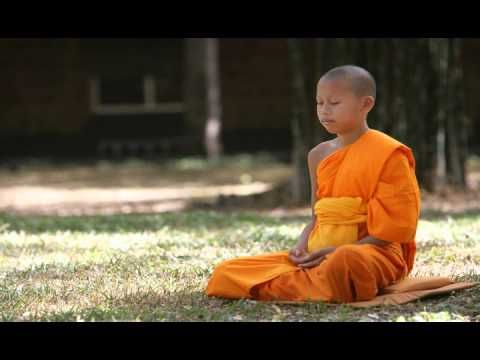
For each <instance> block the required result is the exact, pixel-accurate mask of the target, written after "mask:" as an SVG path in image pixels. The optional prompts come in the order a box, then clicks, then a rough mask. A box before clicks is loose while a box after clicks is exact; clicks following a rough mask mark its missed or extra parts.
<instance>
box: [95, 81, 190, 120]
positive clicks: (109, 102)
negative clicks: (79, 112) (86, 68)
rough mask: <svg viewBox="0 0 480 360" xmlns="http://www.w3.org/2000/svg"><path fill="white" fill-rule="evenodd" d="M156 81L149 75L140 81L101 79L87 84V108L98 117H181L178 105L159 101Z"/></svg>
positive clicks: (180, 103) (179, 104)
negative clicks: (163, 114)
mask: <svg viewBox="0 0 480 360" xmlns="http://www.w3.org/2000/svg"><path fill="white" fill-rule="evenodd" d="M157 82H158V84H164V82H162V81H158V80H157V79H155V77H154V76H152V75H148V74H147V75H144V76H143V78H138V77H137V78H135V77H125V78H120V77H117V78H107V77H105V78H102V79H100V78H99V77H93V78H91V79H90V81H89V91H90V108H91V111H92V112H93V113H95V114H98V115H122V114H156V113H158V114H160V113H182V112H183V110H184V109H183V103H182V102H181V101H173V99H172V101H162V96H158V94H157Z"/></svg>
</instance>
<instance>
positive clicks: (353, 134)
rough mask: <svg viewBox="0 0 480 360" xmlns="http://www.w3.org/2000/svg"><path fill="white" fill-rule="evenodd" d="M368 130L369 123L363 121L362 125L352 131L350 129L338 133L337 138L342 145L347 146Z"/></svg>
mask: <svg viewBox="0 0 480 360" xmlns="http://www.w3.org/2000/svg"><path fill="white" fill-rule="evenodd" d="M368 130H369V127H368V125H367V124H366V123H363V124H362V126H360V127H359V128H357V129H354V130H352V131H349V132H346V133H343V134H337V139H338V141H339V143H340V144H341V146H342V147H343V146H347V145H350V144H353V143H354V142H355V141H357V140H358V138H359V137H360V136H362V135H363V134H364V133H365V132H367V131H368Z"/></svg>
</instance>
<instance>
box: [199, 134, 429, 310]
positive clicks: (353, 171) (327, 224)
mask: <svg viewBox="0 0 480 360" xmlns="http://www.w3.org/2000/svg"><path fill="white" fill-rule="evenodd" d="M316 176H317V191H316V194H315V196H316V203H315V224H314V227H313V229H312V231H311V232H310V234H309V241H308V250H309V251H313V250H316V249H319V248H322V247H324V246H330V245H334V246H337V248H336V250H335V251H334V252H332V253H330V254H328V255H327V256H326V259H325V260H324V261H323V262H322V263H320V264H319V265H317V266H315V267H312V268H308V269H302V268H300V267H298V266H296V265H294V264H293V263H291V262H290V260H289V259H288V251H280V252H275V253H269V254H260V255H257V256H248V257H240V258H236V259H231V260H227V261H224V262H222V263H221V264H219V265H218V266H217V267H216V269H215V270H214V272H213V274H212V277H211V278H210V280H209V283H208V285H207V289H206V293H207V295H209V296H218V297H224V298H232V299H235V298H249V299H257V300H287V301H309V300H314V301H316V300H322V301H329V302H341V303H347V302H359V301H368V300H371V299H373V298H374V297H375V296H376V295H377V294H378V293H379V290H380V289H383V288H386V287H388V286H389V285H392V284H394V283H396V282H398V281H399V280H402V279H404V278H406V277H407V275H408V274H409V273H410V272H411V270H412V268H413V264H414V258H415V251H416V246H415V232H416V229H417V224H418V218H419V214H420V190H419V187H418V183H417V180H416V177H415V159H414V157H413V153H412V150H411V149H410V148H409V147H407V146H406V145H404V144H402V143H400V142H399V141H397V140H395V139H393V138H392V137H390V136H388V135H386V134H384V133H382V132H380V131H377V130H374V129H369V130H367V131H366V132H365V133H363V134H362V135H361V136H360V137H359V138H358V139H357V140H356V141H355V142H354V143H352V144H350V145H347V146H345V147H343V148H340V149H338V150H336V151H334V152H333V153H331V154H330V155H328V156H327V157H325V158H324V159H323V160H321V161H320V162H319V164H318V165H317V169H316ZM342 209H343V210H342ZM367 235H371V236H373V237H375V238H378V239H381V240H384V241H387V242H389V244H388V245H387V246H376V245H371V244H356V242H357V241H358V240H360V239H362V238H364V237H365V236H367Z"/></svg>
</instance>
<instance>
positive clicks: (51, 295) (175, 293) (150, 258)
mask: <svg viewBox="0 0 480 360" xmlns="http://www.w3.org/2000/svg"><path fill="white" fill-rule="evenodd" d="M427 219H428V220H427ZM306 221H308V218H307V217H306V216H303V215H294V216H286V217H282V218H280V217H275V216H272V215H268V214H262V213H258V212H253V211H228V212H227V211H213V210H187V211H183V212H165V213H160V214H121V215H95V216H63V217H58V216H38V215H19V214H17V215H13V214H11V213H7V212H3V213H0V316H1V319H2V320H3V321H480V302H479V301H478V299H480V286H477V287H474V288H471V289H467V290H462V291H460V292H458V293H453V294H451V295H449V296H441V297H434V298H430V299H424V300H422V301H418V302H415V303H409V304H406V305H403V306H401V307H376V308H369V309H357V308H351V307H349V306H345V305H328V304H324V303H317V304H308V305H276V304H267V303H258V302H254V301H247V300H240V301H226V300H222V299H216V298H207V297H206V296H205V295H204V293H203V290H204V288H205V285H206V283H207V280H208V277H209V275H210V274H211V272H212V270H213V268H214V266H215V265H216V264H217V263H219V262H220V261H222V260H224V259H228V258H232V257H236V256H243V255H255V254H259V253H262V252H269V251H276V250H285V249H288V248H290V247H291V246H292V245H294V244H295V242H296V239H297V237H298V235H299V233H300V231H301V230H302V228H303V226H304V225H305V223H306ZM417 239H418V254H417V261H416V265H415V268H414V272H413V273H414V275H439V276H450V277H452V278H454V279H459V280H474V281H480V265H479V264H480V213H478V212H477V213H475V212H467V213H465V214H461V213H460V214H456V215H453V216H445V215H438V216H430V217H428V218H425V219H422V220H421V221H420V224H419V228H418V235H417Z"/></svg>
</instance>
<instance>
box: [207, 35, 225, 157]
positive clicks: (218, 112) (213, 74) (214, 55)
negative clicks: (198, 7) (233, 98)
mask: <svg viewBox="0 0 480 360" xmlns="http://www.w3.org/2000/svg"><path fill="white" fill-rule="evenodd" d="M205 45H206V52H205V53H206V64H205V65H206V78H207V122H206V126H205V146H206V150H207V156H208V159H209V160H210V161H217V160H218V159H219V158H220V156H221V155H222V143H221V139H220V135H221V130H222V122H221V116H222V106H221V102H220V72H219V59H218V39H206V41H205Z"/></svg>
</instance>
